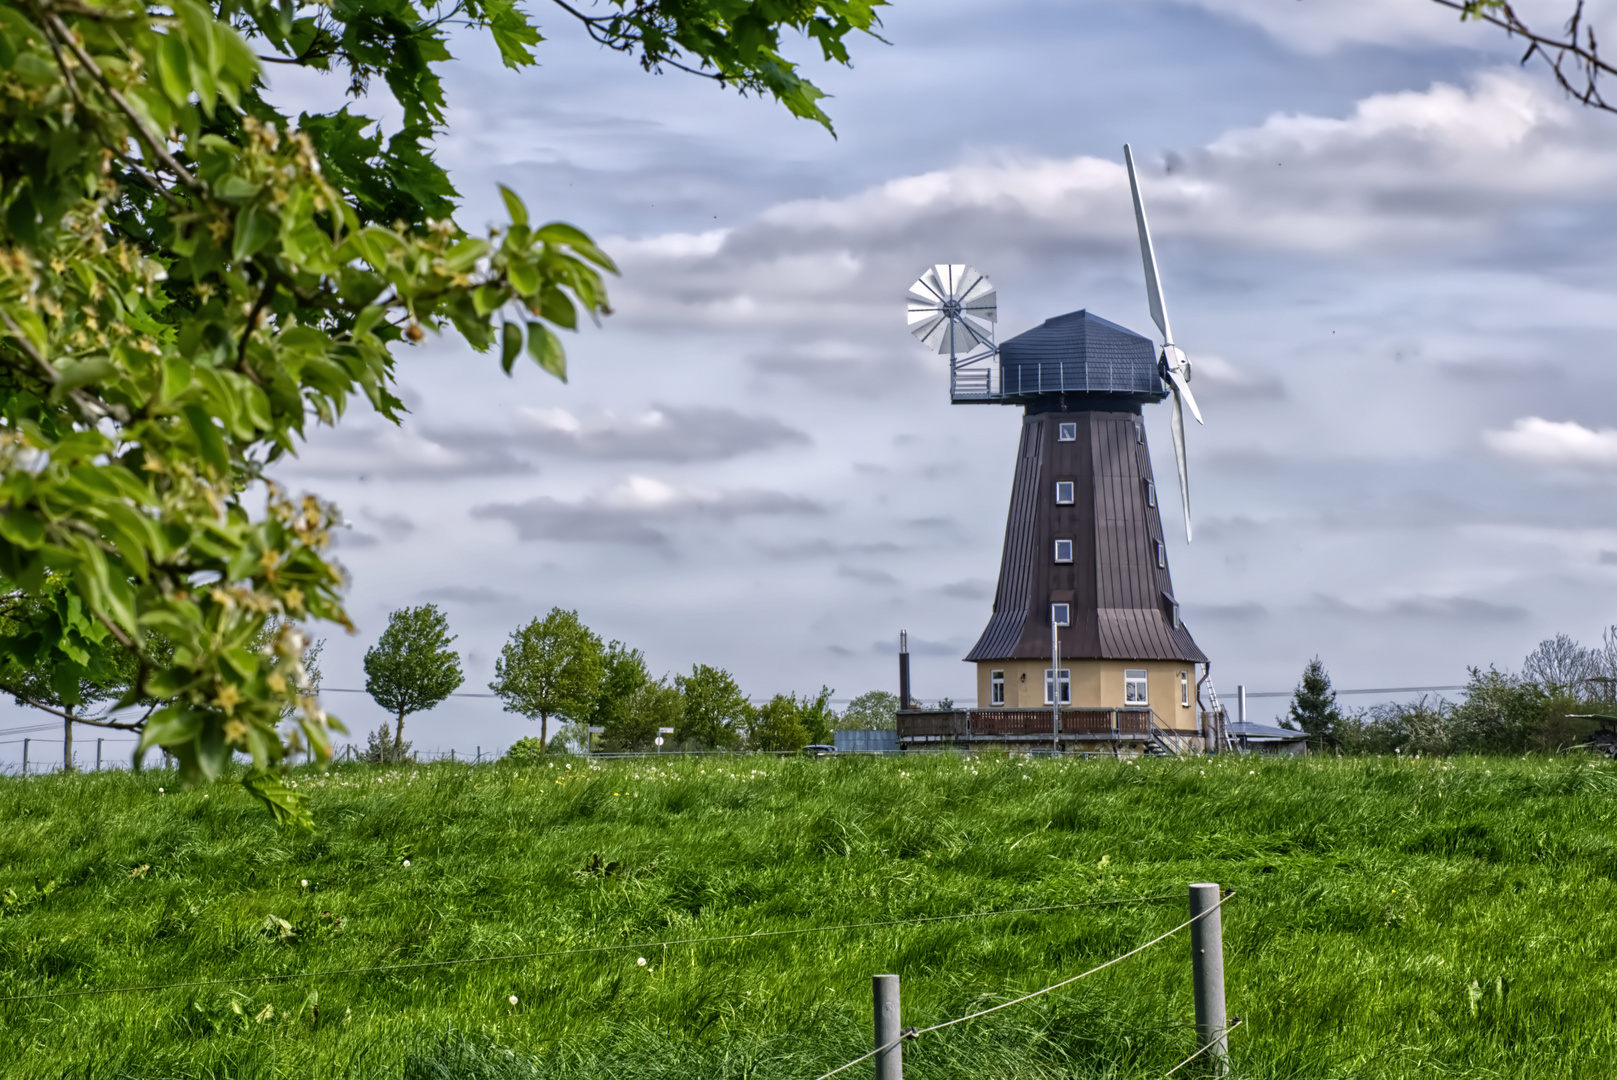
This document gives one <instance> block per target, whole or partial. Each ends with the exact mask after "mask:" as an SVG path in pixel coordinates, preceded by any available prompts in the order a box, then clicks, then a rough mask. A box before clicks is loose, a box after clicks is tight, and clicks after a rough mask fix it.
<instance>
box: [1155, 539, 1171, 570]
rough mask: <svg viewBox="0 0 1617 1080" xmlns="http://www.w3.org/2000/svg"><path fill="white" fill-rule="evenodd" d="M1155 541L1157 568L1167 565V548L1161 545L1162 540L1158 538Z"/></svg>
mask: <svg viewBox="0 0 1617 1080" xmlns="http://www.w3.org/2000/svg"><path fill="white" fill-rule="evenodd" d="M1156 543H1157V566H1158V567H1159V568H1166V567H1167V565H1168V549H1167V548H1165V547H1163V546H1162V541H1161V540H1158V541H1157V542H1156Z"/></svg>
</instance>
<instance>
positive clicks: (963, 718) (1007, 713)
mask: <svg viewBox="0 0 1617 1080" xmlns="http://www.w3.org/2000/svg"><path fill="white" fill-rule="evenodd" d="M1155 726H1156V727H1159V728H1160V727H1161V725H1160V723H1159V724H1156V725H1155ZM1152 728H1153V722H1152V716H1151V710H1150V709H1062V710H1061V734H1062V735H1076V736H1088V737H1090V738H1102V739H1104V738H1122V739H1146V738H1150V736H1151V732H1152ZM1051 734H1052V732H1051V730H1050V710H1049V709H955V710H937V709H925V710H921V709H916V710H909V711H905V712H900V713H899V714H898V737H899V739H901V740H903V739H959V738H970V737H972V736H989V737H994V736H998V737H1007V736H1009V737H1015V736H1022V737H1027V738H1038V737H1040V736H1043V737H1046V738H1048V737H1050V735H1051Z"/></svg>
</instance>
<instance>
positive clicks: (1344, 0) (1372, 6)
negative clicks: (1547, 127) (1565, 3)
mask: <svg viewBox="0 0 1617 1080" xmlns="http://www.w3.org/2000/svg"><path fill="white" fill-rule="evenodd" d="M1181 2H1184V3H1188V4H1191V5H1193V6H1195V7H1200V8H1205V9H1207V10H1209V11H1213V12H1216V13H1218V14H1220V15H1227V16H1230V17H1232V18H1236V19H1239V20H1241V21H1243V22H1249V23H1252V24H1253V25H1255V26H1258V27H1260V28H1262V29H1263V31H1264V32H1265V33H1267V34H1269V35H1270V36H1271V37H1273V38H1275V39H1276V40H1278V41H1281V42H1283V43H1285V44H1286V45H1289V46H1291V47H1292V48H1294V49H1297V50H1299V51H1302V52H1308V53H1325V52H1330V51H1331V50H1333V49H1338V48H1341V47H1342V46H1344V45H1434V44H1446V45H1470V46H1473V47H1486V46H1487V45H1488V44H1490V43H1491V42H1492V39H1491V38H1488V37H1482V38H1481V40H1479V35H1486V34H1489V33H1493V32H1494V31H1493V30H1492V28H1490V27H1481V26H1477V25H1475V24H1467V25H1462V24H1461V23H1460V18H1459V14H1458V13H1457V12H1455V11H1451V10H1449V9H1447V8H1443V7H1440V6H1438V5H1437V4H1434V3H1431V2H1430V0H1309V2H1307V3H1286V2H1281V3H1277V2H1276V0H1181ZM1526 3H1527V5H1528V6H1532V4H1533V0H1526ZM1517 6H1518V7H1521V6H1523V4H1522V3H1521V2H1520V0H1518V4H1517ZM1565 18H1566V13H1565V12H1564V11H1563V12H1562V13H1561V14H1560V15H1559V16H1557V17H1556V19H1555V20H1554V22H1555V25H1559V24H1560V21H1561V20H1562V19H1565ZM1498 36H1500V37H1503V34H1500V35H1498Z"/></svg>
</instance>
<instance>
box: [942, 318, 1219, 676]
mask: <svg viewBox="0 0 1617 1080" xmlns="http://www.w3.org/2000/svg"><path fill="white" fill-rule="evenodd" d="M1006 344H1007V346H1008V345H1009V342H1007V343H1006ZM1033 408H1034V406H1031V405H1030V406H1029V408H1028V413H1027V415H1026V416H1025V417H1024V418H1023V420H1022V444H1021V449H1020V451H1019V452H1018V454H1017V457H1016V479H1015V481H1014V482H1013V484H1012V486H1011V509H1010V516H1009V519H1008V520H1007V522H1006V525H1005V548H1004V553H1003V554H1002V556H1001V559H1000V570H999V588H998V590H997V591H996V592H995V594H994V614H993V616H992V617H991V618H990V619H989V621H988V627H987V629H985V630H984V631H983V634H982V637H981V639H979V640H978V642H977V644H976V646H975V647H974V648H973V649H972V650H971V652H970V653H969V654H967V656H966V660H967V661H987V660H1045V659H1048V658H1049V656H1050V624H1051V610H1052V606H1053V605H1055V604H1061V603H1065V604H1067V605H1068V625H1067V626H1066V627H1064V628H1062V629H1061V631H1060V633H1061V655H1062V657H1063V659H1065V660H1180V661H1184V662H1186V663H1192V664H1205V663H1206V662H1207V657H1206V655H1205V654H1203V653H1202V651H1201V649H1199V648H1198V647H1197V646H1196V642H1195V641H1194V640H1193V639H1192V638H1191V636H1190V631H1189V630H1187V629H1185V626H1184V623H1183V622H1182V621H1181V620H1179V618H1178V614H1177V611H1178V605H1177V603H1176V602H1175V600H1174V591H1173V580H1172V578H1171V577H1170V576H1169V573H1168V561H1167V548H1166V546H1165V545H1164V543H1163V532H1162V517H1161V514H1160V513H1159V512H1158V507H1157V494H1156V481H1155V478H1154V477H1153V476H1152V473H1151V456H1150V452H1149V450H1148V448H1147V446H1146V441H1145V428H1144V426H1143V425H1142V424H1141V422H1140V420H1141V418H1140V407H1139V406H1138V405H1135V406H1133V408H1130V407H1129V406H1128V405H1126V404H1118V403H1114V404H1112V405H1111V406H1109V407H1105V408H1093V409H1070V410H1066V411H1050V412H1034V411H1033ZM1063 429H1065V430H1063ZM1063 436H1066V437H1063ZM1060 485H1070V486H1071V487H1070V494H1069V490H1068V488H1067V487H1064V486H1060ZM1062 541H1065V542H1066V543H1067V544H1070V549H1069V548H1067V547H1066V546H1063V547H1061V548H1059V549H1058V547H1057V545H1058V543H1059V542H1062Z"/></svg>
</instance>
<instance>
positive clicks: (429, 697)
mask: <svg viewBox="0 0 1617 1080" xmlns="http://www.w3.org/2000/svg"><path fill="white" fill-rule="evenodd" d="M454 640H455V635H453V634H451V633H450V632H449V620H448V619H446V618H444V614H443V612H441V611H439V610H438V605H437V604H423V605H422V606H421V607H413V608H400V609H399V610H398V611H395V612H394V613H393V614H391V615H389V616H388V617H387V629H386V630H383V631H382V636H381V637H380V638H378V639H377V642H376V644H375V645H373V646H371V648H370V649H368V650H367V651H366V653H365V692H366V693H367V694H369V695H370V696H371V700H373V701H375V702H376V704H378V705H380V706H381V707H382V708H384V709H386V710H387V711H388V712H390V713H392V714H393V715H394V716H395V717H397V718H398V728H397V730H396V731H394V733H393V744H394V745H395V746H403V745H404V718H405V717H406V716H408V715H410V714H411V713H413V712H421V711H422V710H424V709H430V708H433V707H434V706H436V705H437V704H438V703H439V702H441V701H443V699H444V698H446V697H448V696H449V695H450V694H452V693H454V692H455V691H456V690H457V689H459V687H460V684H461V683H462V682H463V681H464V676H462V675H461V673H460V654H458V653H456V652H455V650H454V649H452V648H450V647H449V646H450V644H451V643H452V642H453V641H454Z"/></svg>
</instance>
